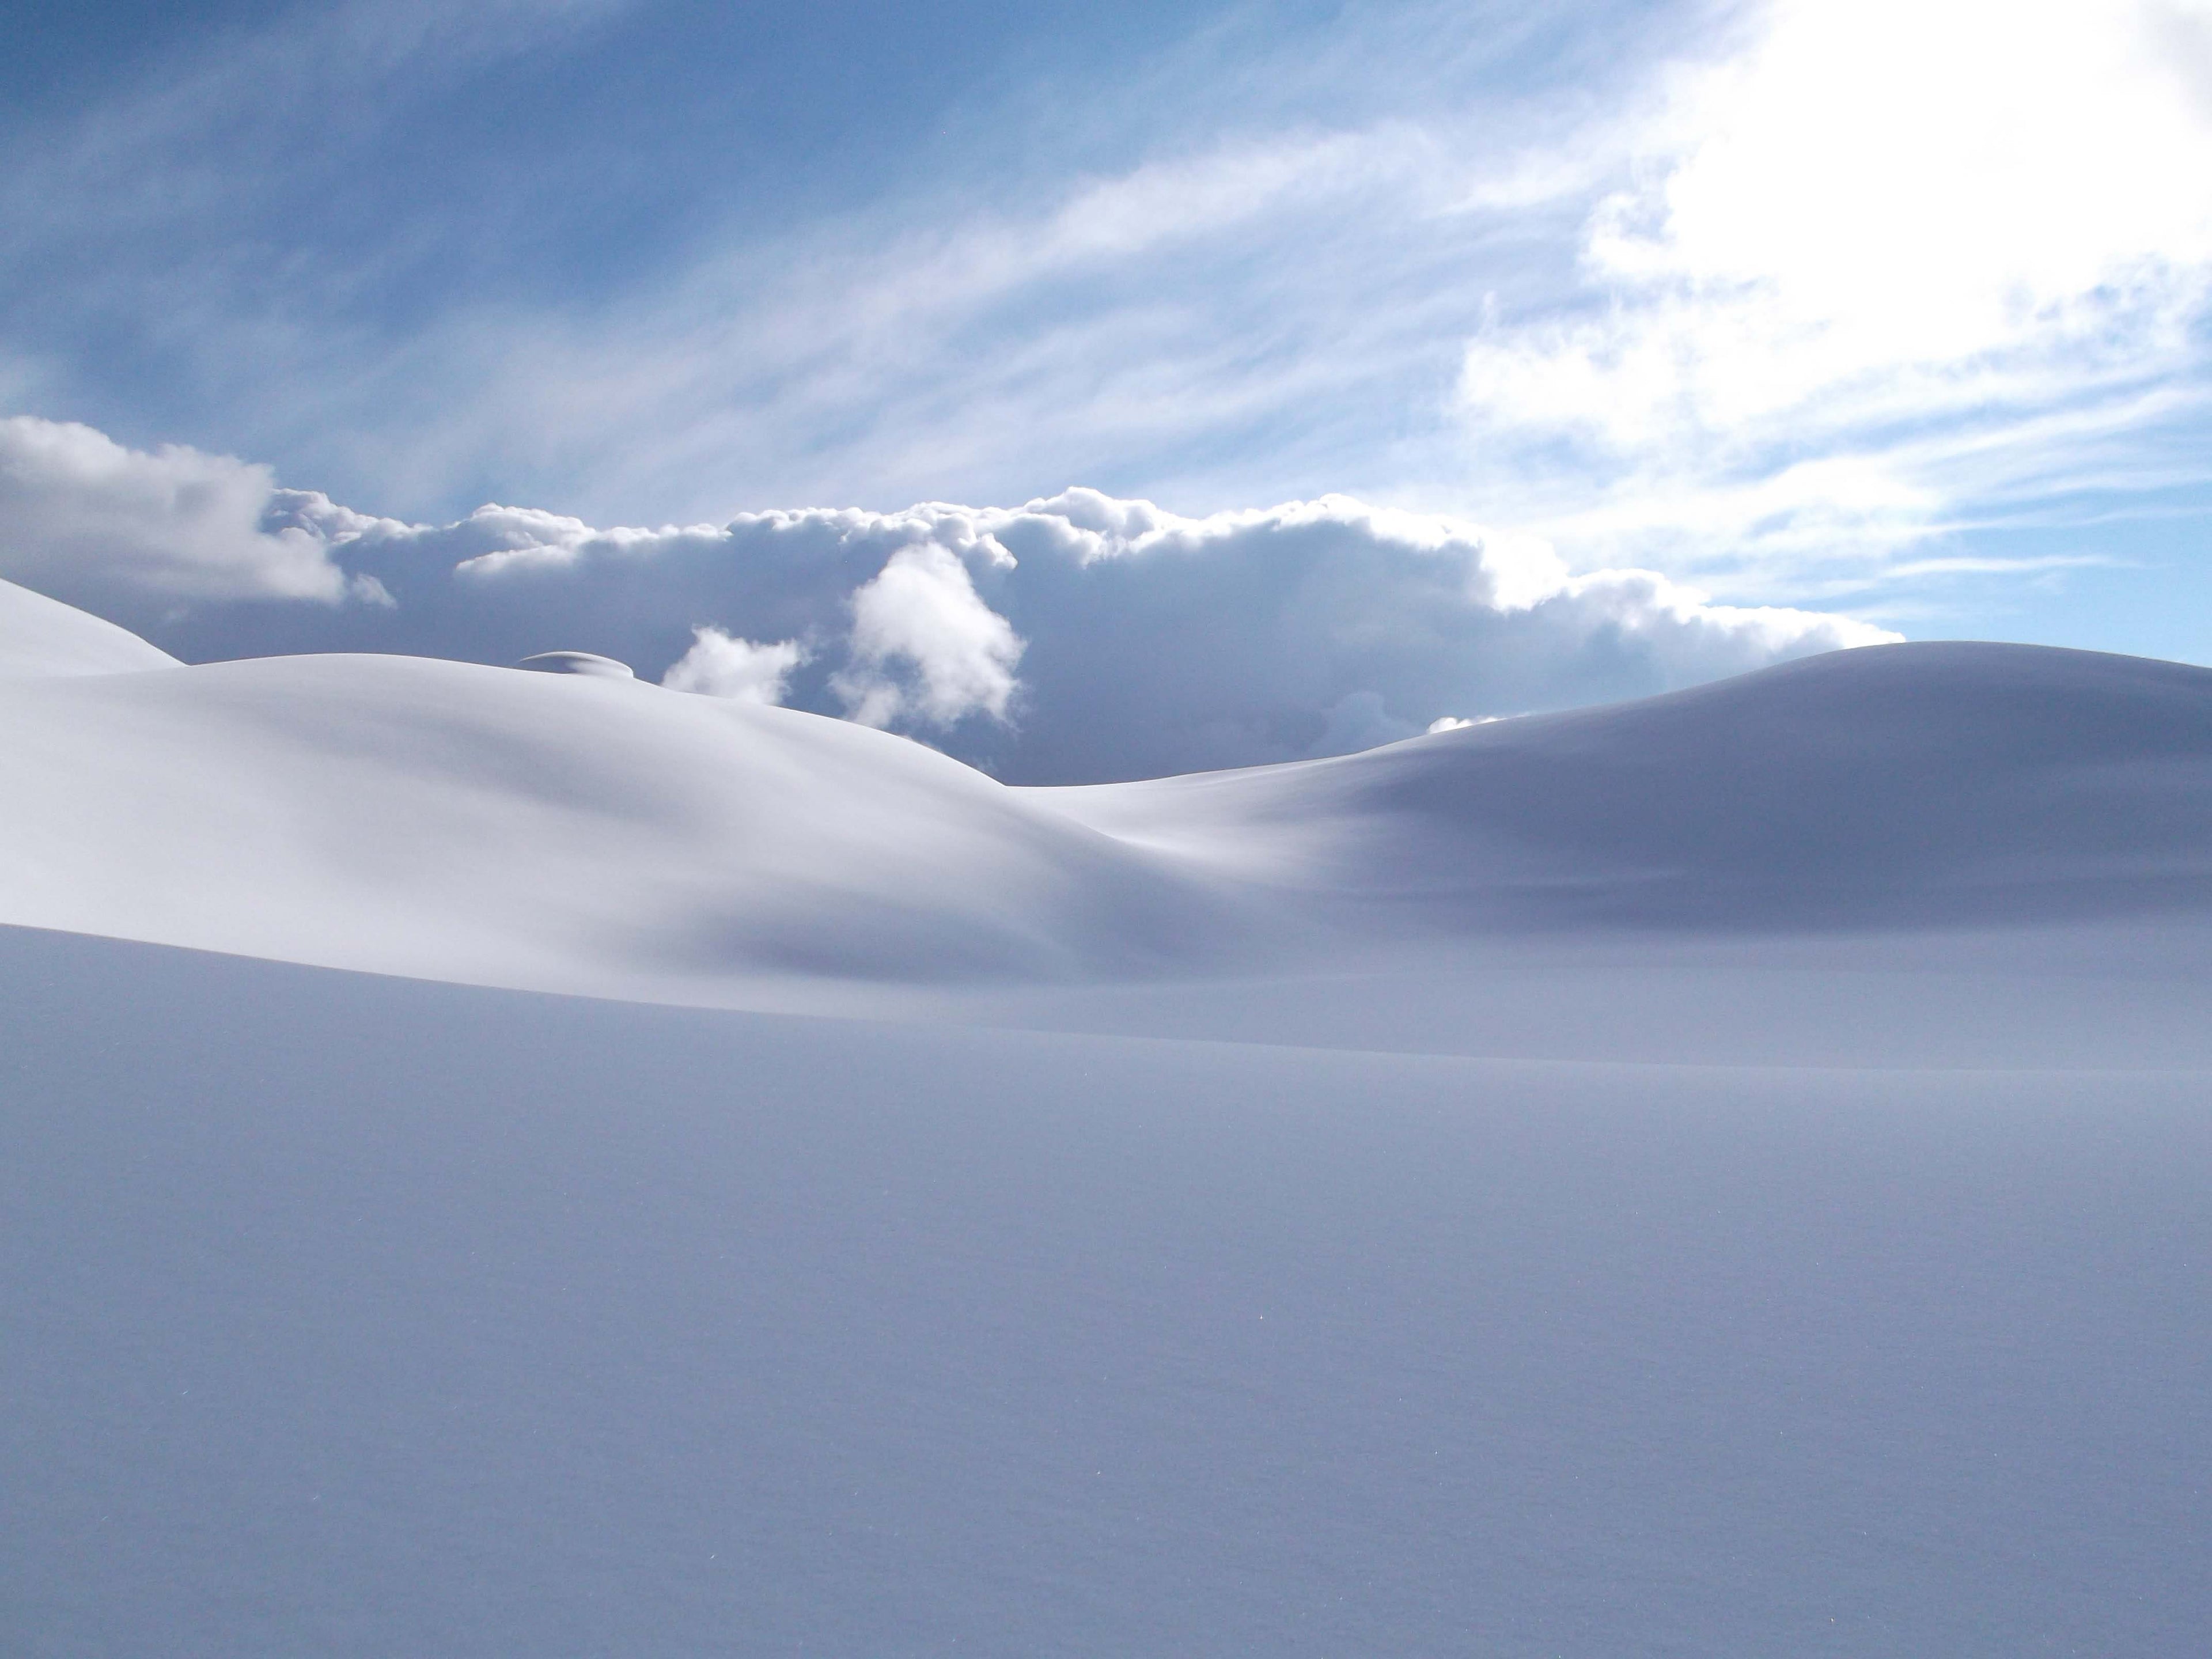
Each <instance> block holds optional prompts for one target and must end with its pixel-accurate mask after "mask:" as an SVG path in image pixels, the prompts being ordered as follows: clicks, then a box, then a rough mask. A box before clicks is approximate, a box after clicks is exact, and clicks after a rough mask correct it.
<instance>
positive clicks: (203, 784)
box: [0, 589, 2212, 1006]
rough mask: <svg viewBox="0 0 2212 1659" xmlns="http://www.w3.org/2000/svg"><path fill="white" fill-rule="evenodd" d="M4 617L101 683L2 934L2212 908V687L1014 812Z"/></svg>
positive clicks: (48, 727) (1240, 962)
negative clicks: (102, 667) (173, 654)
mask: <svg viewBox="0 0 2212 1659" xmlns="http://www.w3.org/2000/svg"><path fill="white" fill-rule="evenodd" d="M0 599H5V600H6V601H7V605H8V606H9V608H8V609H7V610H6V611H4V613H0V615H4V617H7V618H9V619H12V623H13V624H14V625H15V632H16V634H17V635H20V636H21V637H23V638H24V639H25V640H27V644H26V645H25V647H23V649H22V650H21V652H20V653H18V657H17V659H16V660H19V661H40V662H46V663H74V664H76V665H77V666H76V673H75V675H74V676H73V677H68V676H64V674H63V672H62V671H60V670H52V671H49V672H48V674H47V676H46V678H15V679H10V680H0V776H5V777H6V778H7V779H8V780H9V796H10V798H9V802H8V804H7V807H6V810H5V811H4V814H0V922H7V923H16V924H21V925H25V926H30V927H46V928H53V929H59V930H64V931H68V932H77V933H99V934H106V935H111V936H114V937H119V938H126V939H144V940H149V941H153V942H157V943H164V944H172V945H191V946H197V947H199V948H203V949H211V950H217V951H232V952H236V953H240V954H245V955H252V956H261V957H273V958H276V959H281V960H289V961H295V962H302V963H319V964H322V965H325V966H332V967H346V968H356V969H373V970H377V971H383V972H392V973H402V974H407V975H416V976H420V977H424V978H435V979H447V980H455V981H465V982H474V983H483V984H496V985H508V986H514V987H523V988H535V989H550V990H567V991H583V992H591V993H597V994H611V995H619V996H627V997H636V998H644V999H653V1000H675V1001H709V1002H730V1001H737V1002H741V1003H744V1004H746V1005H747V1006H766V1005H763V1004H762V1003H760V1002H759V1001H758V1000H757V999H758V997H759V996H760V994H761V992H760V989H759V987H763V986H766V985H770V984H782V985H793V984H799V983H802V982H803V983H805V984H809V985H817V986H818V985H822V984H825V983H831V982H834V983H836V984H840V985H848V986H854V985H860V984H868V985H874V986H878V987H883V986H890V985H903V986H908V987H924V986H943V985H950V986H960V985H968V986H980V985H983V984H988V983H998V984H1006V983H1010V982H1036V983H1041V984H1045V985H1055V984H1056V985H1075V986H1080V985H1089V984H1097V983H1100V982H1105V981H1130V980H1141V979H1145V978H1147V977H1151V976H1157V975H1161V974H1167V975H1173V976H1177V977H1181V978H1184V979H1188V978H1189V977H1191V976H1194V975H1217V974H1220V973H1224V972H1233V973H1241V974H1251V973H1255V972H1257V973H1273V972H1278V971H1280V972H1290V973H1297V972H1307V973H1311V972H1316V971H1332V970H1334V969H1336V968H1338V967H1340V966H1341V965H1343V964H1345V963H1350V962H1358V963H1364V964H1365V967H1366V969H1369V970H1372V969H1375V968H1376V964H1377V963H1386V964H1387V963H1396V964H1397V965H1398V967H1399V968H1401V969H1408V970H1410V969H1412V968H1413V966H1414V965H1415V964H1417V963H1419V964H1423V967H1422V971H1424V972H1425V971H1427V966H1426V964H1429V963H1433V962H1434V961H1435V960H1436V958H1435V954H1434V953H1435V951H1436V948H1437V945H1439V943H1440V942H1441V943H1442V944H1443V945H1446V946H1447V947H1449V948H1450V949H1455V950H1463V949H1472V948H1474V946H1475V945H1478V944H1483V943H1484V942H1487V945H1486V948H1487V946H1496V945H1501V944H1510V941H1512V940H1515V939H1526V938H1527V937H1528V935H1529V934H1530V933H1532V932H1547V933H1553V934H1554V935H1559V936H1562V937H1564V936H1567V935H1571V934H1577V933H1593V932H1596V933H1607V934H1617V933H1619V932H1620V930H1622V929H1624V928H1626V929H1629V930H1631V931H1641V932H1644V933H1664V934H1670V935H1672V936H1674V937H1680V938H1687V937H1693V936H1696V935H1699V934H1706V935H1710V934H1711V933H1715V932H1716V931H1722V932H1735V933H1741V932H1745V931H1750V932H1753V933H1775V934H1790V933H1796V934H1800V935H1802V934H1806V933H1816V932H1823V931H1825V932H1831V933H1832V932H1834V931H1835V930H1838V929H1864V928H1873V929H1883V930H1894V929H1897V928H1900V927H1912V928H1924V927H1990V926H1998V927H2016V926H2018V925H2021V924H2040V923H2053V922H2068V921H2082V920H2085V919H2088V920H2095V919H2110V918H2114V917H2120V918H2128V917H2142V916H2145V915H2153V914H2157V913H2164V914H2166V915H2169V916H2173V915H2179V916H2184V917H2189V918H2193V917H2196V916H2198V915H2201V914H2204V913H2206V912H2207V910H2208V907H2212V671H2206V670H2203V669H2197V668H2189V667H2184V666H2180V665H2175V664H2170V663H2159V662H2149V661H2143V660H2140V659H2130V658H2123V657H2112V656H2103V655H2098V654H2093V653H2082V652H2070V651H2055V650H2048V649H2044V648H2040V647H2020V646H1994V645H1908V646H1893V647H1874V648H1870V649H1865V650H1857V651H1850V652H1839V653H1834V654H1832V655H1830V656H1826V657H1820V658H1814V659H1807V660H1804V661H1801V662H1796V663H1792V664H1789V665H1784V666H1782V667H1778V668H1773V669H1768V670H1765V671H1761V672H1759V673H1756V674H1752V675H1747V676H1745V677H1743V678H1740V679H1735V680H1731V681H1728V682H1724V683H1723V684H1717V685H1711V686H1706V687H1704V688H1700V689H1699V690H1692V691H1686V692H1681V693H1678V694H1675V695H1673V696H1663V697H1656V698H1652V699H1650V700H1647V701H1644V702H1634V703H1627V704H1622V705H1620V706H1617V707H1614V708H1599V709H1589V710H1582V711H1577V712H1575V713H1571V714H1553V715H1546V716H1541V717H1530V718H1526V719H1520V720H1502V721H1496V722H1492V723H1489V724H1486V725H1479V726H1469V727H1463V728H1461V729H1457V730H1452V731H1446V732H1437V733H1433V734H1431V735H1429V736H1427V737H1424V738H1414V739H1412V740H1411V741H1408V742H1406V743H1401V744H1394V745H1391V746H1389V747H1387V748H1383V749H1379V750H1370V751H1368V752H1366V753H1364V754H1360V755H1353V756H1348V757H1342V758H1340V759H1334V760H1328V761H1319V762H1312V763H1302V764H1297V765H1290V766H1277V767H1264V768H1255V769H1249V770H1246V771H1240V772H1225V773H1214V774H1206V775H1194V776H1188V777H1178V778H1168V779H1161V780H1157V781H1150V782H1144V783H1131V784H1116V785H1110V786H1099V787H1083V788H1058V789H1009V788H1006V787H1003V786H1001V785H1000V784H999V783H997V782H996V781H994V780H992V779H990V778H988V777H986V776H984V775H982V774H981V773H979V772H976V771H975V770H973V769H969V768H968V767H965V766H963V765H961V764H959V763H957V762H955V761H952V760H951V759H949V758H947V757H945V756H943V755H940V754H939V753H937V752H936V751H934V750H930V749H927V748H925V747H923V746H922V745H921V744H915V743H911V742H908V741H907V740H905V739H904V738H897V737H893V736H890V735H888V734H886V733H884V732H877V731H872V730H869V729H867V728H865V727H862V726H856V725H853V724H849V723H847V722H844V721H840V720H828V719H823V718H822V717H819V716H817V715H811V714H799V713H796V712H794V711H792V710H788V709H782V708H769V707H763V706H762V705H759V704H757V703H741V702H732V701H728V700H724V699H718V698H713V697H702V696H686V695H684V694H682V693H679V692H674V691H670V690H665V689H663V688H661V687H659V686H654V685H650V684H644V683H642V682H640V681H638V680H637V679H635V678H632V677H630V676H629V675H628V674H627V672H626V671H625V672H622V673H614V672H611V671H609V670H612V669H617V668H619V667H620V665H615V664H607V665H604V666H602V665H600V664H599V659H590V660H589V661H586V662H585V663H584V664H583V671H574V670H575V667H576V664H575V663H574V662H573V661H571V660H570V659H574V658H577V657H578V655H579V653H550V654H551V655H552V656H553V657H555V658H557V659H560V661H559V663H558V666H561V667H562V668H564V669H566V670H568V671H559V672H553V673H536V672H531V673H520V672H516V671H513V670H510V669H503V668H490V667H484V666H480V665H472V664H465V663H455V662H445V661H438V660H433V659H423V658H405V657H372V656H320V657H295V658H269V659H252V660H247V661H240V662H231V663H217V664H210V665H203V666H198V667H191V668H186V667H182V666H179V665H171V664H170V659H168V658H167V657H165V656H163V655H162V654H161V653H159V652H157V651H155V649H154V648H153V647H151V646H147V645H144V644H143V641H136V640H135V639H133V638H132V636H131V635H126V634H124V633H123V632H122V630H120V629H110V628H109V627H108V625H107V624H106V623H98V622H96V621H94V619H93V618H90V617H84V616H83V615H82V613H81V612H76V611H70V609H69V608H68V607H66V606H63V605H54V604H52V602H51V601H47V600H44V599H39V598H38V597H37V596H36V595H33V594H27V593H24V592H23V591H22V590H21V589H7V590H5V591H4V592H0ZM103 653H105V654H104V655H103ZM95 661H99V662H103V663H105V664H106V665H107V666H109V667H111V668H113V667H120V666H124V665H133V666H139V667H151V666H161V665H169V668H170V671H167V672H164V673H159V674H151V673H116V672H108V673H95V672H94V671H92V667H91V665H92V664H93V663H94V662H95ZM2189 925H2190V926H2192V927H2194V926H2196V923H2195V921H2190V923H2189ZM746 987H751V988H750V989H748V988H746ZM779 1006H782V1005H779Z"/></svg>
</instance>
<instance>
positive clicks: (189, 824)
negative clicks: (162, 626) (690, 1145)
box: [0, 656, 1231, 999]
mask: <svg viewBox="0 0 2212 1659" xmlns="http://www.w3.org/2000/svg"><path fill="white" fill-rule="evenodd" d="M0 775H4V776H5V777H6V778H7V779H8V780H9V802H8V805H7V807H6V810H5V812H4V814H0V921H9V922H15V923H21V924H25V925H28V926H33V927H50V928H58V929H64V930H69V931H74V932H80V933H102V934H108V935H112V936H116V937H121V938H131V939H147V940H152V941H156V942H161V943H168V944H176V945H196V946H200V947H203V948H207V949H212V950H217V951H233V952H237V953H240V954H246V955H252V956H260V957H276V958H280V959H285V960H290V961H296V962H304V963H320V964H324V965H328V966H339V967H351V968H362V969H374V970H379V971H385V972H393V973H400V974H408V975H418V976H422V977H428V978H443V979H452V980H459V981H473V982H478V983H491V984H505V985H513V986H520V987H538V988H546V989H565V990H578V991H599V992H605V993H607V994H622V995H647V996H652V995H660V994H667V995H671V996H675V997H677V998H679V999H680V998H682V997H683V996H684V994H685V988H684V987H687V986H690V987H697V986H700V985H701V984H702V982H707V981H725V980H729V979H732V978H743V977H744V976H747V975H794V974H796V975H834V976H840V977H848V978H861V979H868V978H886V977H888V978H912V979H929V980H947V979H950V980H956V981H957V980H962V979H972V978H979V977H981V978H1008V977H1019V978H1029V979H1045V980H1053V979H1064V978H1070V977H1084V976H1091V975H1128V974H1138V973H1141V972H1143V971H1144V970H1145V969H1146V967H1147V966H1148V965H1149V964H1151V963H1154V962H1157V961H1158V960H1159V959H1161V958H1163V957H1167V956H1169V955H1170V954H1172V955H1174V956H1175V957H1176V958H1177V959H1178V960H1182V959H1187V958H1188V956H1189V954H1190V951H1191V948H1192V946H1193V945H1194V942H1200V941H1203V940H1204V939H1206V937H1207V935H1208V933H1209V931H1212V932H1215V933H1226V932H1229V931H1231V930H1230V929H1228V928H1226V927H1219V926H1217V927H1213V928H1212V929H1211V930H1209V925H1208V922H1207V920H1206V918H1207V915H1208V914H1209V911H1210V908H1211V902H1210V901H1209V899H1208V897H1207V896H1206V893H1205V891H1204V890H1202V889H1200V887H1199V886H1198V885H1197V884H1195V883H1194V882H1192V881H1190V880H1188V879H1186V878H1183V877H1182V876H1180V875H1179V874H1178V873H1177V872H1175V871H1174V870H1173V869H1172V868H1171V867H1170V866H1169V865H1168V863H1167V861H1166V860H1164V859H1162V858H1160V857H1159V856H1158V855H1157V854H1150V853H1147V852H1146V851H1144V850H1142V849H1139V848H1131V847H1128V846H1125V845H1122V844H1121V843H1117V842H1114V841H1111V840H1109V839H1108V838H1107V837H1105V836H1101V835H1098V834H1097V833H1096V832H1094V831H1092V830H1091V829H1086V828H1085V827H1083V826H1081V825H1079V824H1077V823H1073V821H1071V820H1069V819H1067V818H1066V817H1062V816H1061V815H1060V814H1058V813H1055V812H1053V811H1049V810H1048V809H1047V808H1045V807H1043V806H1041V805H1037V804H1036V803H1034V802H1031V801H1028V800H1024V799H1022V798H1021V797H1019V796H1018V795H1017V794H1015V793H1013V792H1012V791H1010V790H1008V789H1006V788H1005V787H1003V786H1001V785H1000V784H998V783H996V782H994V781H993V780H991V779H989V778H987V777H986V776H984V775H982V774H981V773H979V772H976V771H975V770H973V769H969V768H968V767H965V766H963V765H961V764H959V763H957V762H955V761H952V760H950V759H948V758H946V757H945V756H943V755H940V754H938V753H937V752H935V751H934V750H929V749H927V748H924V747H922V746H921V744H915V743H910V742H908V741H907V740H905V739H903V738H896V737H892V736H889V735H886V734H885V733H883V732H876V731H871V730H868V729H866V728H865V727H862V726H854V725H850V724H848V723H846V722H844V721H840V720H828V719H824V718H822V717H819V716H817V715H811V714H798V713H794V712H792V711H790V710H787V709H781V708H763V707H760V706H757V705H746V704H740V703H737V702H726V701H721V700H718V699H714V698H709V697H702V696H690V695H687V694H684V693H680V692H674V691H667V690H662V689H660V688H659V687H657V686H651V685H646V684H640V683H638V682H636V681H634V680H627V679H614V678H600V677H595V676H576V675H550V674H538V673H518V672H515V671H512V670H508V669H502V668H489V667H483V666H478V665H471V664H465V663H455V662H445V661H438V660H433V659H424V658H406V657H377V656H315V657H289V658H266V659H250V660H246V661H239V662H226V663H215V664H209V665H203V666H197V667H189V668H173V669H170V670H167V671H161V672H154V673H143V674H132V675H119V676H114V677H112V678H99V679H49V680H42V681H23V682H16V683H9V684H4V685H0Z"/></svg>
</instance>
